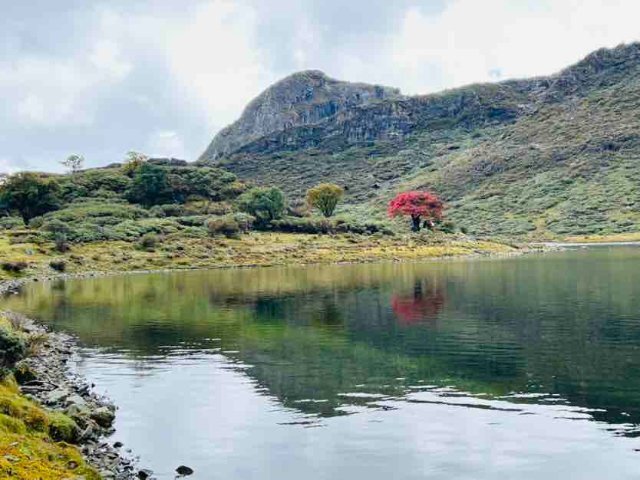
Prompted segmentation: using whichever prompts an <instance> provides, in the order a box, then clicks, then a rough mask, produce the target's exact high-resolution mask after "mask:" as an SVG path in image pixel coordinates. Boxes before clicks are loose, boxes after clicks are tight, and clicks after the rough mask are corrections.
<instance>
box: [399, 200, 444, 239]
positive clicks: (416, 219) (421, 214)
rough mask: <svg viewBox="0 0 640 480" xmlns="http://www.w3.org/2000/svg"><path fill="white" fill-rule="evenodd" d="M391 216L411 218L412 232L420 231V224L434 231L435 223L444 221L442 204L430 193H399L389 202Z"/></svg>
mask: <svg viewBox="0 0 640 480" xmlns="http://www.w3.org/2000/svg"><path fill="white" fill-rule="evenodd" d="M388 212H389V216H390V217H395V216H398V215H404V216H409V217H411V230H413V231H414V232H419V231H420V222H421V221H422V220H423V219H424V226H425V227H427V228H429V230H432V229H433V227H434V226H435V222H439V221H440V220H442V202H441V201H440V199H439V198H438V197H436V196H435V195H434V194H432V193H430V192H404V193H399V194H398V195H396V197H395V198H394V199H393V200H391V202H389V208H388Z"/></svg>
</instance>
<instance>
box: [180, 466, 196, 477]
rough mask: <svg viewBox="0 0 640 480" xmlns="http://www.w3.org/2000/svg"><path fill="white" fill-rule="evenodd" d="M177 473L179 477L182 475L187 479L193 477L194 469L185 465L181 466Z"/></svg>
mask: <svg viewBox="0 0 640 480" xmlns="http://www.w3.org/2000/svg"><path fill="white" fill-rule="evenodd" d="M176 473H177V474H178V475H182V476H183V477H186V476H188V475H193V469H192V468H189V467H187V466H185V465H180V466H179V467H178V468H176Z"/></svg>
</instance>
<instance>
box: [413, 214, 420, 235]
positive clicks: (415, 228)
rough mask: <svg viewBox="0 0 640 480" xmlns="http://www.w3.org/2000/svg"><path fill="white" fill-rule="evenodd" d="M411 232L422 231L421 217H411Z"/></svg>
mask: <svg viewBox="0 0 640 480" xmlns="http://www.w3.org/2000/svg"><path fill="white" fill-rule="evenodd" d="M411 223H412V225H411V231H412V232H419V231H420V215H411Z"/></svg>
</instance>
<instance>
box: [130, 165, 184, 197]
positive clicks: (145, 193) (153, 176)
mask: <svg viewBox="0 0 640 480" xmlns="http://www.w3.org/2000/svg"><path fill="white" fill-rule="evenodd" d="M127 199H128V200H129V201H130V202H133V203H140V204H142V205H145V206H147V207H148V206H151V205H158V204H161V203H168V202H171V201H173V191H172V189H171V185H170V184H169V176H168V174H167V171H166V169H164V168H162V167H159V166H157V165H151V164H149V163H143V164H142V165H140V166H139V167H138V168H137V169H136V170H135V173H134V174H133V179H132V180H131V186H130V187H129V189H128V190H127Z"/></svg>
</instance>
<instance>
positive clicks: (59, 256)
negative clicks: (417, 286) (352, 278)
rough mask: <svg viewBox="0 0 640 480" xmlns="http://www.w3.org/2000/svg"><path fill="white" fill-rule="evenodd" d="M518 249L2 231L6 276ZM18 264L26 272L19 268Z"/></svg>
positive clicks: (457, 239)
mask: <svg viewBox="0 0 640 480" xmlns="http://www.w3.org/2000/svg"><path fill="white" fill-rule="evenodd" d="M518 251H520V249H519V248H518V247H517V246H515V245H510V244H506V243H498V242H492V241H491V242H490V241H481V240H472V239H469V238H466V237H464V236H453V235H444V234H433V233H431V234H426V233H425V234H424V235H405V236H394V237H388V236H378V237H376V236H359V235H353V234H344V235H333V236H332V235H310V234H289V233H258V232H252V233H249V234H246V235H242V236H241V237H239V238H237V239H229V238H224V237H206V238H184V237H182V236H175V237H174V236H171V235H168V236H166V237H164V238H162V239H161V240H160V241H158V242H157V244H155V245H152V246H143V245H140V244H138V243H133V242H122V241H109V242H93V243H86V244H77V245H73V246H72V247H71V249H70V250H69V251H68V252H66V253H59V252H56V251H55V249H54V247H53V244H48V243H45V244H31V243H13V244H12V243H11V242H10V241H9V237H7V236H1V235H0V266H2V270H0V279H11V278H19V277H24V276H45V275H51V274H54V273H57V272H60V271H64V272H67V273H82V272H95V271H98V272H126V271H135V270H164V269H190V268H219V267H242V266H268V265H293V264H298V265H300V264H327V263H343V262H350V263H358V262H374V261H410V260H423V259H429V258H440V257H453V256H467V255H489V254H511V253H517V252H518ZM16 264H19V265H18V267H19V271H15V270H12V266H15V265H16ZM61 265H62V266H61Z"/></svg>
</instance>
